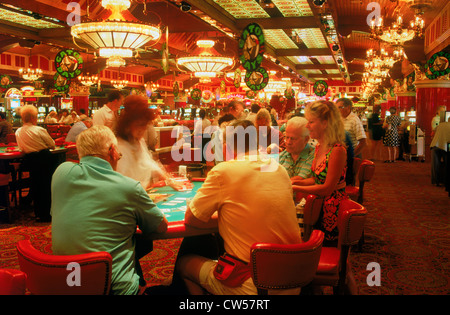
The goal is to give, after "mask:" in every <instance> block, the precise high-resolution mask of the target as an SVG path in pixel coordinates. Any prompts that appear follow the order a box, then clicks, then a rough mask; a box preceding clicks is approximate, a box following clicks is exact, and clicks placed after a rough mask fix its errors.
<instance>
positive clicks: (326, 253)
mask: <svg viewBox="0 0 450 315" xmlns="http://www.w3.org/2000/svg"><path fill="white" fill-rule="evenodd" d="M366 215H367V210H366V208H364V207H363V206H362V205H360V204H359V203H357V202H355V201H353V200H350V199H346V200H343V201H342V202H341V205H340V207H339V214H338V229H339V239H338V246H337V247H322V254H321V255H320V261H319V266H318V268H317V272H316V275H315V277H314V280H313V285H319V286H332V287H333V291H334V294H344V293H345V290H346V289H347V288H348V287H347V276H348V270H350V266H349V265H348V262H347V260H348V256H349V253H350V247H351V246H352V245H354V244H357V243H358V241H359V239H360V238H361V234H362V231H363V229H364V223H365V221H366Z"/></svg>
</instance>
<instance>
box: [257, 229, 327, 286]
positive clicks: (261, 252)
mask: <svg viewBox="0 0 450 315" xmlns="http://www.w3.org/2000/svg"><path fill="white" fill-rule="evenodd" d="M323 239H324V234H323V232H322V231H319V230H314V231H313V233H312V234H311V237H310V238H309V240H308V241H307V242H304V243H300V244H269V243H255V244H253V246H252V247H251V250H250V265H251V268H252V278H253V283H254V284H255V286H256V288H257V289H258V292H260V293H263V292H264V290H280V289H291V288H298V287H303V286H305V285H307V284H308V283H310V282H311V281H312V280H313V278H314V276H315V274H316V270H317V266H318V264H319V260H320V253H321V251H322V243H323Z"/></svg>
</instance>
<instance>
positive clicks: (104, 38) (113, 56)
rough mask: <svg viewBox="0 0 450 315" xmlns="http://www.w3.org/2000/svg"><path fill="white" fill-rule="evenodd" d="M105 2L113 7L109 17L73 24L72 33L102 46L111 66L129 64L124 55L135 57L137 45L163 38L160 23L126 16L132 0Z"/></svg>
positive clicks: (96, 46)
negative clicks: (135, 20) (130, 19)
mask: <svg viewBox="0 0 450 315" xmlns="http://www.w3.org/2000/svg"><path fill="white" fill-rule="evenodd" d="M101 4H102V6H103V7H104V8H105V9H107V10H111V12H112V13H111V15H110V16H109V18H108V19H107V20H105V21H89V22H83V23H79V24H76V25H73V26H72V27H71V35H72V36H73V37H74V38H80V39H82V40H83V41H84V42H86V43H87V44H89V45H90V46H92V47H93V48H95V49H98V51H99V56H100V57H104V58H108V60H107V65H108V66H110V67H117V66H118V65H120V66H123V65H125V60H124V59H123V58H130V57H132V56H133V50H134V49H137V48H139V47H141V46H143V45H145V44H146V43H147V42H149V41H151V40H157V39H159V38H160V36H161V30H160V29H159V28H158V27H157V26H154V25H150V24H142V23H135V22H130V21H127V20H125V18H124V17H123V16H122V14H121V12H122V11H124V10H126V9H128V8H129V7H130V5H131V3H130V0H102V2H101Z"/></svg>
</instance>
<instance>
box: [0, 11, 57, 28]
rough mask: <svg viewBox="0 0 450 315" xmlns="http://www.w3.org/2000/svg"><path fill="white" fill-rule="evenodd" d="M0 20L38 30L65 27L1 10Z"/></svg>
mask: <svg viewBox="0 0 450 315" xmlns="http://www.w3.org/2000/svg"><path fill="white" fill-rule="evenodd" d="M0 20H4V21H8V22H12V23H16V24H20V25H25V26H28V27H33V28H37V29H44V28H57V27H59V28H62V27H63V26H62V25H60V24H57V23H52V22H49V21H47V20H45V19H40V20H38V19H35V18H34V17H32V16H29V15H27V14H20V13H17V12H14V11H10V10H6V9H0Z"/></svg>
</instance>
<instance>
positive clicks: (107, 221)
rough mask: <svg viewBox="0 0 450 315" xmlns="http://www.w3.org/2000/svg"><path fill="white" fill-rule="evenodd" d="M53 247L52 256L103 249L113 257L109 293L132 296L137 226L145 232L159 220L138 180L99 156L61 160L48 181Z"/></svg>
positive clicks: (159, 214)
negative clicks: (114, 168)
mask: <svg viewBox="0 0 450 315" xmlns="http://www.w3.org/2000/svg"><path fill="white" fill-rule="evenodd" d="M51 214H52V246H53V253H54V254H55V255H76V254H83V253H89V252H98V251H106V252H109V253H110V254H111V256H112V280H111V293H112V294H136V293H137V292H138V290H139V275H138V273H137V271H136V269H135V264H136V260H135V239H134V234H135V231H136V227H137V225H139V229H140V230H142V232H143V233H144V234H147V233H152V232H154V231H156V229H157V227H158V226H159V224H160V223H161V221H162V220H163V214H162V212H161V210H159V209H158V207H157V206H156V205H155V204H154V203H153V201H152V200H151V199H150V197H149V196H148V194H147V193H146V192H145V190H144V189H143V188H142V186H141V185H140V184H139V182H137V181H135V180H133V179H131V178H128V177H125V176H123V175H122V174H119V173H117V172H116V171H114V170H113V169H112V167H111V165H110V164H109V163H108V162H107V161H105V160H103V159H101V158H98V157H93V156H85V157H83V158H81V160H80V163H79V164H75V163H72V162H65V163H62V164H61V165H60V166H59V167H58V168H57V169H56V171H55V173H54V175H53V180H52V208H51Z"/></svg>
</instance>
